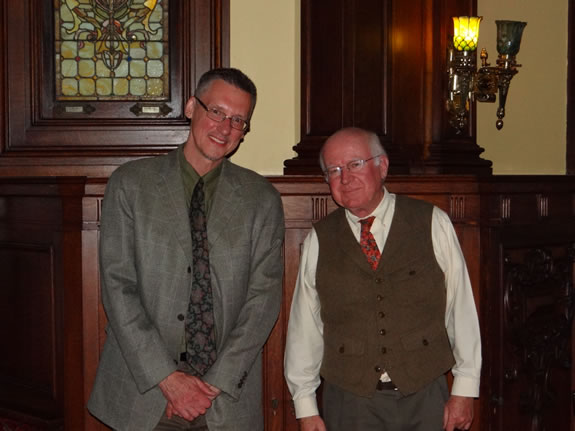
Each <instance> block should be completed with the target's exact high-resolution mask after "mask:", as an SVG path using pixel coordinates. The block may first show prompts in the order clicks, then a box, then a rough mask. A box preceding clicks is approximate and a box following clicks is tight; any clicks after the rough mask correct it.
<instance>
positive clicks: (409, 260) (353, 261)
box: [314, 196, 454, 397]
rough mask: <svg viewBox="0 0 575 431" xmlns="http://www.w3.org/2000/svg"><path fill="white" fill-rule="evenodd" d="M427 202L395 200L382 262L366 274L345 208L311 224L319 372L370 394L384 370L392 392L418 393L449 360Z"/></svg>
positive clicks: (430, 208) (442, 284)
mask: <svg viewBox="0 0 575 431" xmlns="http://www.w3.org/2000/svg"><path fill="white" fill-rule="evenodd" d="M432 212H433V206H432V205H430V204H428V203H426V202H423V201H419V200H415V199H410V198H407V197H403V196H397V197H396V205H395V213H394V216H393V220H392V224H391V228H390V232H389V236H388V238H387V241H386V243H385V247H384V250H383V252H382V255H381V260H380V262H379V266H378V268H377V270H376V271H373V270H372V269H371V267H370V266H369V264H368V263H367V260H366V258H365V256H364V254H363V252H362V250H361V247H360V245H359V244H358V242H357V240H356V239H355V237H354V236H353V233H352V231H351V229H350V227H349V225H348V223H347V220H346V217H345V211H344V210H343V209H342V208H339V209H337V210H335V211H334V212H333V213H331V214H330V215H328V216H327V217H326V218H324V219H323V220H321V221H320V222H318V223H316V224H315V226H314V227H315V230H316V233H317V235H318V239H319V256H318V266H317V274H316V287H317V291H318V294H319V298H320V303H321V317H322V320H323V323H324V355H323V361H322V366H321V375H322V376H323V377H324V378H325V379H326V380H328V381H329V382H330V383H333V384H335V385H337V386H339V387H341V388H343V389H345V390H348V391H350V392H352V393H354V394H356V395H359V396H368V397H369V396H372V395H373V393H374V392H375V386H376V384H377V381H378V379H379V377H380V375H381V374H382V373H383V372H384V371H387V372H388V374H389V376H390V378H391V379H392V381H393V382H394V383H395V384H396V386H397V387H398V389H399V391H400V392H401V393H402V394H404V395H407V394H410V393H413V392H416V391H418V390H419V389H421V388H422V387H424V386H425V385H426V384H428V383H430V382H431V381H432V380H434V379H435V378H437V377H439V376H440V375H441V374H444V373H445V372H447V371H448V370H449V369H450V368H451V367H452V366H453V364H454V359H453V354H452V352H451V347H450V345H449V340H448V337H447V332H446V329H445V323H444V320H445V301H446V293H445V280H444V275H443V272H442V271H441V268H440V267H439V264H438V263H437V261H436V259H435V254H434V251H433V243H432V239H431V218H432Z"/></svg>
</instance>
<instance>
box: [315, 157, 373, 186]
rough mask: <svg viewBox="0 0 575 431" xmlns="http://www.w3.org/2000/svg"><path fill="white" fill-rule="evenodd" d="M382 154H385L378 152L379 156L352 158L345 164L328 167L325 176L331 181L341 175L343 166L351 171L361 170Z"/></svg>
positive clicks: (324, 172)
mask: <svg viewBox="0 0 575 431" xmlns="http://www.w3.org/2000/svg"><path fill="white" fill-rule="evenodd" d="M381 156H383V154H378V155H377V156H373V157H370V158H369V159H358V160H352V161H351V162H348V163H347V164H346V165H345V166H330V167H329V168H326V170H325V171H323V174H324V178H325V180H326V181H327V182H328V183H329V182H330V180H333V179H335V178H339V177H341V172H342V171H343V168H346V169H347V170H348V171H349V172H358V171H361V169H362V168H363V167H364V166H365V164H366V163H367V162H369V161H370V160H373V159H376V158H378V157H381Z"/></svg>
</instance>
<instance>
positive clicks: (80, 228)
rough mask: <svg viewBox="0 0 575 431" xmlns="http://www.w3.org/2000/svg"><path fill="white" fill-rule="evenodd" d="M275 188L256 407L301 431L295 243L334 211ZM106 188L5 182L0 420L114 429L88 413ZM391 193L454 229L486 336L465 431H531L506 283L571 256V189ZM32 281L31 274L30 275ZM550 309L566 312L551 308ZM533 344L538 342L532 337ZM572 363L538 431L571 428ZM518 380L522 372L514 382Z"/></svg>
mask: <svg viewBox="0 0 575 431" xmlns="http://www.w3.org/2000/svg"><path fill="white" fill-rule="evenodd" d="M270 180H271V182H272V183H273V185H274V186H275V187H276V188H277V189H278V190H279V191H280V193H281V195H282V201H283V204H284V210H285V214H286V228H287V230H286V240H285V244H284V261H285V273H284V302H283V305H282V309H281V312H280V316H279V319H278V321H277V324H276V326H275V327H274V329H273V331H272V335H271V337H270V340H269V342H268V343H267V344H266V346H265V348H264V353H263V355H264V363H265V376H264V377H265V379H264V387H263V390H264V399H263V407H264V413H265V424H266V429H267V430H295V429H297V423H296V420H295V416H294V412H293V405H292V402H291V396H290V394H289V392H288V390H287V386H286V384H285V381H284V377H283V355H284V345H285V335H286V329H287V322H288V318H289V309H290V306H291V297H292V295H293V289H294V287H295V281H296V278H297V271H298V267H299V258H300V255H301V246H302V243H303V240H304V239H305V236H306V235H307V233H308V232H309V229H310V228H311V226H312V223H313V222H314V221H316V220H319V219H321V218H322V217H324V216H325V215H326V214H328V213H329V212H331V211H332V210H333V209H335V208H336V205H335V203H334V202H333V200H332V199H331V197H330V195H329V187H328V186H327V184H325V182H323V180H322V178H321V177H315V176H291V177H273V178H270ZM105 185H106V179H89V180H86V179H85V178H69V179H61V178H50V179H33V178H28V179H6V178H4V179H0V209H1V211H0V269H1V270H2V273H3V275H4V274H8V277H7V278H8V280H7V282H6V283H3V284H2V289H0V295H1V296H2V301H1V302H0V306H2V305H4V304H9V306H8V307H6V306H5V305H4V308H5V309H2V310H1V311H2V313H1V314H0V319H2V324H0V328H2V329H0V330H4V332H6V333H4V332H3V334H2V336H3V339H6V340H9V343H10V345H11V346H13V349H12V350H13V355H10V356H9V357H8V356H7V357H5V358H4V359H3V360H0V381H2V383H3V384H2V385H0V410H2V412H3V413H6V412H7V411H8V412H11V413H13V414H18V415H20V416H21V415H24V416H25V417H27V418H28V419H29V420H32V419H35V422H36V423H41V424H42V425H43V426H45V427H47V429H57V428H58V427H60V426H62V425H64V429H65V430H73V431H76V430H81V429H83V430H91V431H105V430H107V429H108V428H106V427H105V426H104V425H102V424H100V423H99V422H98V421H97V420H95V419H94V418H92V417H91V416H90V415H89V413H88V412H87V410H86V409H85V403H86V401H87V398H88V396H89V393H90V391H91V386H92V384H93V379H94V376H95V373H96V369H97V364H98V358H99V354H100V351H101V347H102V344H103V342H104V338H105V332H104V330H105V322H106V319H105V314H104V312H103V310H102V307H101V301H100V297H99V276H98V258H97V248H98V228H99V217H100V205H101V199H102V196H103V194H104V190H105ZM386 185H387V187H388V189H389V190H390V191H392V192H395V193H400V194H406V195H410V196H412V197H417V198H421V199H425V200H428V201H430V202H432V203H434V204H436V205H438V206H439V207H440V208H442V209H443V210H445V211H446V212H447V213H448V214H449V216H450V217H451V219H452V221H453V224H454V227H455V230H456V233H457V235H458V237H459V240H460V244H461V248H462V251H463V253H464V255H465V258H466V261H467V265H468V269H469V274H470V278H471V281H472V286H473V292H474V295H475V299H476V303H477V305H478V309H479V314H480V324H481V330H482V336H483V337H482V338H483V357H484V366H483V373H482V387H481V391H482V392H481V396H480V399H479V401H477V402H476V408H475V412H476V419H475V422H474V425H473V430H474V431H478V430H490V431H500V430H501V431H502V430H503V429H526V428H525V427H527V424H526V422H525V414H523V416H520V415H518V414H517V412H518V411H521V407H522V406H523V405H524V401H525V399H527V400H528V401H529V400H530V399H531V400H533V399H534V398H529V397H528V398H525V397H526V396H527V395H524V394H525V393H527V394H528V395H529V396H531V395H530V394H532V392H529V391H526V390H524V389H517V388H522V387H521V386H517V385H516V384H515V383H513V379H509V377H508V375H509V368H510V365H509V364H510V362H509V360H510V358H513V354H514V351H507V350H505V348H506V342H505V334H506V331H508V328H509V318H508V314H507V315H506V314H505V313H504V310H505V306H506V302H505V298H508V297H509V291H508V290H507V291H506V289H508V287H507V286H508V284H509V281H508V280H509V274H510V271H509V266H506V265H508V264H509V262H511V264H513V265H518V264H519V265H521V264H524V263H525V262H529V261H528V259H527V258H526V257H525V256H527V255H528V253H527V252H528V251H530V250H532V249H548V250H550V252H551V254H552V256H553V258H554V259H556V260H558V261H559V260H561V259H563V261H565V258H566V256H571V255H569V253H571V251H569V250H571V248H569V247H572V244H574V243H575V227H574V226H575V223H573V222H574V221H575V220H574V218H575V205H574V204H575V180H573V178H570V177H565V178H561V177H556V178H554V177H520V176H518V177H511V178H509V177H490V178H483V179H481V180H478V179H477V178H476V177H473V176H392V177H389V178H388V181H387V183H386ZM40 208H41V210H40ZM38 257H41V258H38ZM568 266H569V265H567V264H564V265H563V267H564V268H567V267H568ZM29 267H34V268H35V270H34V271H30V270H29ZM569 268H570V269H569V270H565V271H567V272H565V271H563V272H561V273H560V274H562V275H561V276H562V277H563V278H562V279H561V280H563V281H562V283H563V285H564V287H565V289H568V288H569V286H570V288H571V290H572V288H573V264H571V266H570V267H569ZM569 271H571V272H570V273H569ZM569 277H571V278H570V279H569ZM569 283H570V284H569ZM556 284H557V283H555V284H553V283H551V284H550V285H549V287H548V290H549V291H552V290H553V289H554V287H553V286H554V285H556ZM31 289H32V291H31ZM28 292H29V293H28ZM540 297H541V295H531V297H530V298H532V299H531V305H529V310H530V311H531V312H533V313H535V312H534V310H537V313H536V314H535V317H537V316H542V317H540V318H541V319H543V320H541V322H553V320H552V319H551V320H549V319H547V317H548V316H549V312H548V311H549V310H550V309H552V308H550V307H548V306H547V305H546V304H551V302H550V300H549V299H548V298H546V297H545V295H543V299H541V298H540ZM30 298H32V299H30ZM533 301H535V302H533ZM533 304H534V305H533ZM556 304H559V302H557V303H556ZM555 308H556V309H557V310H561V308H560V306H558V305H556V306H555ZM14 310H17V313H14ZM78 310H81V312H78ZM533 313H532V314H533ZM551 314H552V313H551ZM31 315H34V316H36V315H37V317H36V319H31V318H30V316H31ZM512 322H513V321H512ZM24 323H26V324H24ZM543 326H544V325H543ZM6 328H9V331H6ZM506 328H507V329H506ZM38 331H44V332H40V334H43V336H42V337H41V343H39V344H38V346H37V352H35V353H36V355H37V356H38V357H41V358H44V359H42V361H41V362H40V363H39V366H37V367H36V368H35V369H33V370H32V373H29V371H30V370H29V367H28V363H29V359H28V356H29V349H28V343H27V342H28V341H30V340H32V341H31V342H32V343H35V341H34V340H35V339H38V337H39V333H38ZM535 336H539V332H537V333H535ZM567 338H568V340H567V341H566V343H567V345H566V346H564V347H565V348H564V349H563V350H562V351H568V350H569V346H571V348H573V347H572V346H573V344H569V343H573V337H572V335H569V336H567ZM511 341H513V340H511ZM515 341H516V340H515ZM507 344H509V343H507ZM535 353H538V352H535ZM562 355H563V356H561V358H565V354H564V353H562ZM568 359H570V358H568ZM568 362H569V361H568V360H565V361H563V362H561V364H563V365H561V366H556V367H551V371H550V374H549V375H550V379H549V382H550V384H552V385H553V386H552V389H554V390H555V392H554V394H555V398H554V399H553V400H552V401H553V402H549V403H547V404H545V403H543V404H541V406H542V407H540V406H539V405H535V407H533V408H531V410H532V411H539V412H543V413H541V414H540V415H539V416H537V417H540V418H541V422H540V423H545V424H547V425H546V426H555V427H557V426H558V427H559V428H558V429H566V428H561V427H562V426H563V422H557V421H560V420H565V418H567V421H569V420H570V417H569V415H570V413H569V412H567V411H566V407H565V406H567V405H568V404H569V400H570V399H571V392H572V389H571V388H570V384H571V379H570V378H569V376H570V375H571V373H572V370H571V369H567V368H565V366H564V364H567V363H568ZM511 365H513V363H511ZM562 367H563V368H562ZM511 368H512V367H511ZM565 370H566V371H565ZM521 373H522V370H521V369H518V371H517V374H518V375H521ZM14 377H17V379H14ZM19 379H22V380H21V381H19ZM26 379H28V380H26ZM30 379H32V380H31V382H32V383H28V385H27V388H26V389H24V388H23V387H22V386H20V388H18V387H17V386H18V385H21V383H22V382H30ZM4 383H7V385H5V384H4ZM521 384H523V383H521ZM538 385H539V386H536V387H539V388H541V387H544V386H541V383H540V382H539V383H538ZM527 387H531V388H532V387H533V385H531V386H527ZM539 393H540V394H542V395H545V396H547V398H545V396H543V397H542V398H540V399H541V400H544V399H548V392H545V391H540V392H539ZM557 394H559V395H557ZM522 403H523V404H522ZM537 409H539V410H537ZM554 409H555V410H554ZM556 409H559V410H556ZM555 411H557V412H559V413H558V414H555V413H554V412H555ZM532 418H533V415H531V419H532ZM561 418H563V419H561ZM531 419H530V420H531ZM50 427H51V428H50ZM534 429H542V428H534Z"/></svg>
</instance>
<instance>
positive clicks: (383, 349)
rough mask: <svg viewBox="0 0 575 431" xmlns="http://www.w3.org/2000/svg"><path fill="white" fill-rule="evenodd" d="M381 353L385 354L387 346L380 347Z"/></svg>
mask: <svg viewBox="0 0 575 431" xmlns="http://www.w3.org/2000/svg"><path fill="white" fill-rule="evenodd" d="M381 353H383V354H384V355H385V354H386V353H387V348H385V347H382V348H381Z"/></svg>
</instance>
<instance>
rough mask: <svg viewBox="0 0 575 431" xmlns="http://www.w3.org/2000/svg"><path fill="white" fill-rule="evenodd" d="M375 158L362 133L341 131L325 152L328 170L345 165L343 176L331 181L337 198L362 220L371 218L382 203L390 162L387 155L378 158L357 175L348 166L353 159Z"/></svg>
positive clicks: (330, 185) (366, 164)
mask: <svg viewBox="0 0 575 431" xmlns="http://www.w3.org/2000/svg"><path fill="white" fill-rule="evenodd" d="M371 157H373V155H372V154H371V152H370V149H369V145H368V141H367V135H364V134H358V133H347V132H340V133H338V134H336V135H334V136H332V137H331V138H329V139H328V141H327V142H326V144H325V147H324V150H323V160H324V163H325V166H326V168H329V167H333V166H343V168H342V170H341V176H339V177H335V178H332V179H330V181H329V187H330V190H331V195H332V196H333V199H334V200H335V201H336V202H337V204H338V205H340V206H342V207H345V208H347V209H349V210H350V211H351V212H352V213H353V214H354V215H356V216H358V217H365V216H367V215H369V214H370V213H371V212H372V211H373V210H374V209H375V208H376V207H377V205H378V204H379V202H381V199H382V198H383V188H382V182H383V179H384V178H385V177H386V175H387V167H388V163H389V162H388V159H387V157H386V156H381V157H378V158H377V157H376V158H374V159H372V160H370V161H368V162H366V163H365V164H364V166H363V167H362V168H361V169H360V170H358V171H355V172H350V171H348V170H347V168H346V166H347V164H348V163H349V162H351V161H353V160H367V159H369V158H371ZM378 159H380V160H381V162H380V163H379V164H377V160H378Z"/></svg>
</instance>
